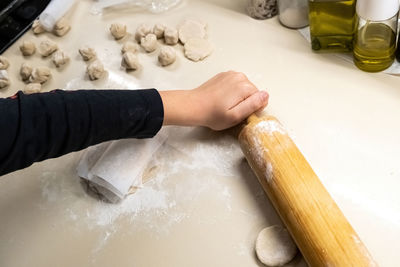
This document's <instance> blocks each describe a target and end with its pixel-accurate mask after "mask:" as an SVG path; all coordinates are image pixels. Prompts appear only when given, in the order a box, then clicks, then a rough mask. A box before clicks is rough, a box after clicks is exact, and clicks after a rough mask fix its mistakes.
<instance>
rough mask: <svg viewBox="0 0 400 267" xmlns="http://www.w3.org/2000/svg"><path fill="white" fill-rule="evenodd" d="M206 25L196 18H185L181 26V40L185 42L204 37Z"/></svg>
mask: <svg viewBox="0 0 400 267" xmlns="http://www.w3.org/2000/svg"><path fill="white" fill-rule="evenodd" d="M204 37H206V25H204V24H202V23H201V22H199V21H195V20H185V21H184V22H183V23H182V25H181V26H180V27H179V40H180V41H181V42H182V44H185V43H186V42H187V41H188V40H189V39H194V38H196V39H204Z"/></svg>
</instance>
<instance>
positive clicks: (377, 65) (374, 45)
mask: <svg viewBox="0 0 400 267" xmlns="http://www.w3.org/2000/svg"><path fill="white" fill-rule="evenodd" d="M356 10H357V18H358V25H357V33H356V35H355V38H354V50H353V58H354V64H355V65H356V66H357V67H358V68H359V69H361V70H363V71H368V72H378V71H382V70H385V69H387V68H388V67H390V66H391V65H392V63H393V61H394V58H395V52H396V33H397V17H398V11H399V2H398V0H358V1H357V8H356Z"/></svg>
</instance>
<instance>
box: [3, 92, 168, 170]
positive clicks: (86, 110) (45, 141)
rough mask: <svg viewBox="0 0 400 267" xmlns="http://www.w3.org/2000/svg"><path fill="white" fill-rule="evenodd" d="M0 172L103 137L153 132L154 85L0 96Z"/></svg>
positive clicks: (159, 109) (156, 117)
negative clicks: (121, 88) (145, 87)
mask: <svg viewBox="0 0 400 267" xmlns="http://www.w3.org/2000/svg"><path fill="white" fill-rule="evenodd" d="M0 113H1V117H0V129H1V131H0V175H2V174H5V173H8V172H11V171H14V170H17V169H21V168H24V167H27V166H29V165H31V164H32V163H33V162H37V161H41V160H44V159H48V158H54V157H58V156H61V155H64V154H67V153H69V152H72V151H78V150H81V149H84V148H86V147H88V146H91V145H95V144H98V143H101V142H104V141H108V140H115V139H122V138H148V137H152V136H154V135H155V134H156V133H157V132H158V130H159V129H160V127H161V125H162V121H163V106H162V102H161V98H160V96H159V94H158V92H157V91H156V90H137V91H127V90H81V91H68V92H66V91H60V90H57V91H53V92H50V93H42V94H33V95H24V94H22V93H18V95H17V96H16V97H14V98H8V99H0Z"/></svg>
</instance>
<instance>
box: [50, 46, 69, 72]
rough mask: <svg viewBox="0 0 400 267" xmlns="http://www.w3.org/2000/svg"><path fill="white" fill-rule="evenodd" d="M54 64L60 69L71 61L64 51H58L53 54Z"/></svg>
mask: <svg viewBox="0 0 400 267" xmlns="http://www.w3.org/2000/svg"><path fill="white" fill-rule="evenodd" d="M52 60H53V63H54V65H55V66H56V67H57V68H58V67H60V66H62V65H64V64H66V63H68V61H69V56H68V55H67V54H66V53H65V52H64V51H60V50H59V51H57V52H55V53H54V54H53V59H52Z"/></svg>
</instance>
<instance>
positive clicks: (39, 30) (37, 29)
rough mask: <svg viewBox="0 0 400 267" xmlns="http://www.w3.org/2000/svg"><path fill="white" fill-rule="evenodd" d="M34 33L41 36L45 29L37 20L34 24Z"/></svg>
mask: <svg viewBox="0 0 400 267" xmlns="http://www.w3.org/2000/svg"><path fill="white" fill-rule="evenodd" d="M32 31H33V33H34V34H40V33H44V32H45V29H44V28H43V26H42V25H41V24H40V22H39V20H38V19H35V20H34V21H33V23H32Z"/></svg>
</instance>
